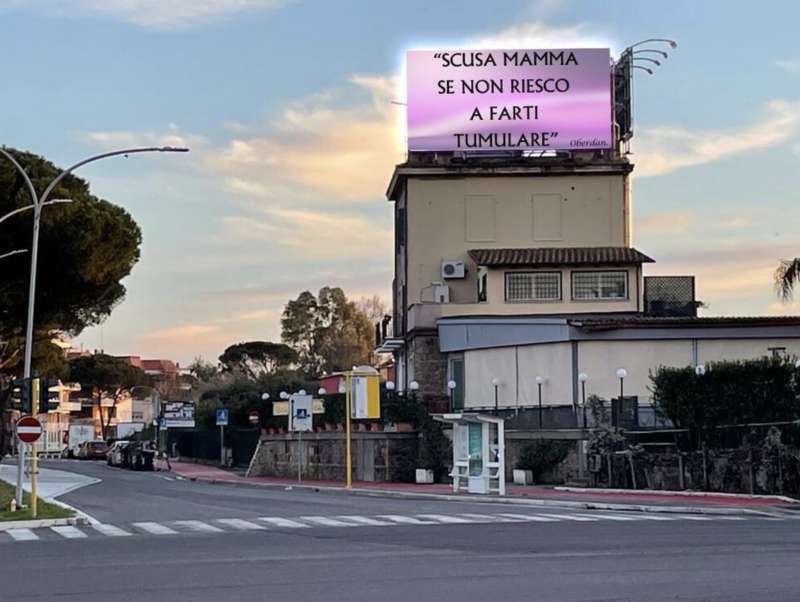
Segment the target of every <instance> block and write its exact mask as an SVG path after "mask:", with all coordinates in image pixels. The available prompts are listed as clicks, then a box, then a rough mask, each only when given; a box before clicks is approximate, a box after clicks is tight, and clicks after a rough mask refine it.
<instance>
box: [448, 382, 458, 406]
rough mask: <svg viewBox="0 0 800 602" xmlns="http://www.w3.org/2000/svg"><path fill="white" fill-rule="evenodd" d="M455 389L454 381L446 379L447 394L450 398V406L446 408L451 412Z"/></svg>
mask: <svg viewBox="0 0 800 602" xmlns="http://www.w3.org/2000/svg"><path fill="white" fill-rule="evenodd" d="M455 390H456V381H454V380H448V381H447V396H448V398H449V399H450V407H449V408H448V410H449V412H450V413H451V414H452V413H453V409H454V408H453V391H455Z"/></svg>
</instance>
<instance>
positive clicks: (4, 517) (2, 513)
mask: <svg viewBox="0 0 800 602" xmlns="http://www.w3.org/2000/svg"><path fill="white" fill-rule="evenodd" d="M15 492H16V489H15V488H14V486H13V485H10V484H9V483H6V482H5V481H0V521H11V520H31V519H32V518H33V517H32V516H31V509H30V505H31V496H30V494H28V492H27V491H26V492H25V494H24V498H23V499H24V503H25V505H26V506H28V507H27V508H24V509H22V510H18V511H17V512H11V511H10V510H9V509H8V506H9V504H10V503H11V500H12V499H13V497H14V494H15ZM37 506H38V507H37V510H38V512H37V513H36V514H37V516H36V518H70V517H72V516H75V513H74V512H73V511H72V510H67V509H66V508H62V507H61V506H56V505H55V504H50V503H48V502H45V501H44V500H43V499H41V498H39V503H38V504H37Z"/></svg>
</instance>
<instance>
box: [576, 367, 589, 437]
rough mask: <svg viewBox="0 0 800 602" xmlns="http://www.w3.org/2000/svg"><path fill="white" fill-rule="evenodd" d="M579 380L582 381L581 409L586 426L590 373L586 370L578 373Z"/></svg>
mask: <svg viewBox="0 0 800 602" xmlns="http://www.w3.org/2000/svg"><path fill="white" fill-rule="evenodd" d="M578 380H579V381H580V383H581V409H582V411H583V428H584V429H585V428H586V381H587V380H589V375H588V374H586V372H581V373H580V374H578Z"/></svg>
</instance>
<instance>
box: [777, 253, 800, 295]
mask: <svg viewBox="0 0 800 602" xmlns="http://www.w3.org/2000/svg"><path fill="white" fill-rule="evenodd" d="M798 284H800V257H795V258H794V259H783V260H781V263H780V265H779V266H778V269H777V270H775V288H776V289H777V290H778V296H780V298H781V299H783V300H784V301H790V300H791V299H792V295H793V293H794V287H795V286H797V285H798Z"/></svg>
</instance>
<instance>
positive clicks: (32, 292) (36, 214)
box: [0, 146, 189, 506]
mask: <svg viewBox="0 0 800 602" xmlns="http://www.w3.org/2000/svg"><path fill="white" fill-rule="evenodd" d="M188 151H189V149H188V148H178V147H173V146H158V147H156V146H154V147H138V148H128V149H122V150H116V151H110V152H107V153H101V154H99V155H94V156H92V157H89V158H87V159H83V160H82V161H78V162H77V163H75V164H73V165H70V166H69V167H67V168H66V169H64V170H62V171H61V173H59V174H58V175H57V176H56V177H55V178H53V179H52V180H51V181H50V183H49V184H48V185H47V187H46V188H45V189H44V192H42V194H41V195H38V194H37V193H36V187H35V186H34V185H33V182H32V181H31V179H30V177H29V176H28V174H27V172H26V171H25V169H24V168H23V167H22V165H20V164H19V162H18V161H17V160H16V159H15V158H14V157H13V155H11V153H9V152H8V151H7V150H6V149H5V148H3V147H0V154H2V155H3V156H4V157H5V158H6V159H8V160H9V161H11V163H12V164H13V165H14V167H15V169H16V170H17V171H18V172H19V174H20V175H21V176H22V179H23V180H24V181H25V185H26V186H27V188H28V192H29V193H30V195H31V200H32V201H33V242H32V243H31V275H30V283H29V288H28V318H27V327H26V329H25V371H24V373H23V376H24V377H25V378H30V376H31V358H32V355H33V311H34V300H35V297H36V265H37V259H38V256H39V221H40V219H41V216H42V208H43V207H44V206H45V205H47V204H48V203H47V198H48V197H49V196H50V193H51V192H53V190H54V189H55V187H56V186H58V183H59V182H61V180H63V179H64V178H65V177H66V176H67V175H69V174H71V173H72V172H73V171H75V170H76V169H78V168H79V167H81V166H83V165H86V164H87V163H93V162H94V161H99V160H100V159H105V158H107V157H116V156H118V155H126V156H127V155H133V154H136V153H185V152H188ZM17 462H18V465H17V491H16V498H17V504H18V505H20V506H21V505H22V479H23V469H22V467H23V465H24V464H25V446H24V445H22V444H20V445H19V453H18V455H17Z"/></svg>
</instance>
